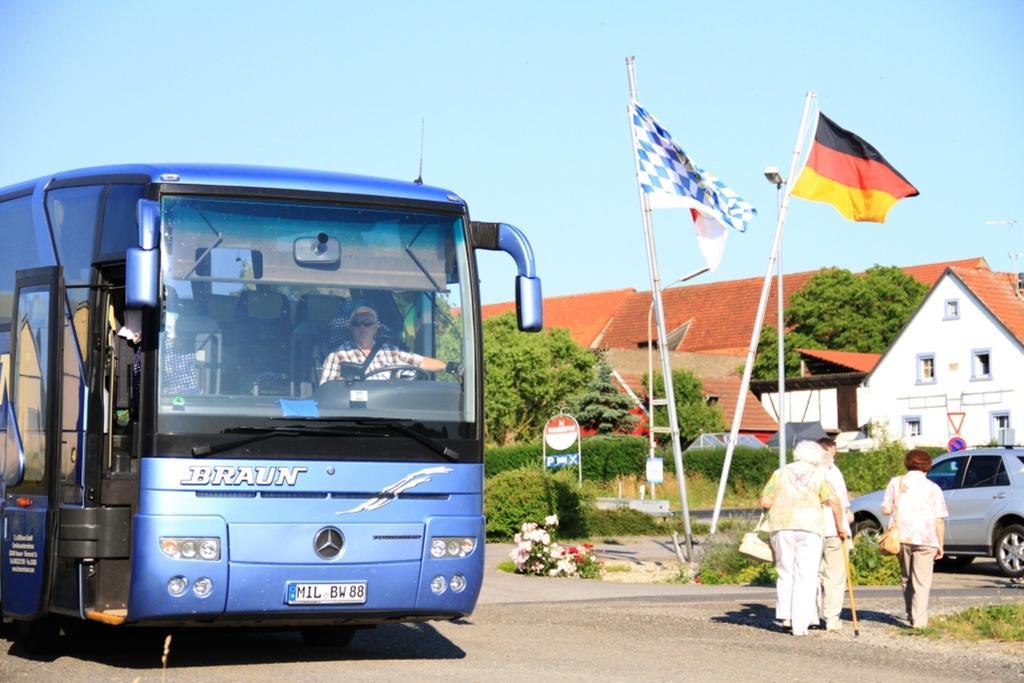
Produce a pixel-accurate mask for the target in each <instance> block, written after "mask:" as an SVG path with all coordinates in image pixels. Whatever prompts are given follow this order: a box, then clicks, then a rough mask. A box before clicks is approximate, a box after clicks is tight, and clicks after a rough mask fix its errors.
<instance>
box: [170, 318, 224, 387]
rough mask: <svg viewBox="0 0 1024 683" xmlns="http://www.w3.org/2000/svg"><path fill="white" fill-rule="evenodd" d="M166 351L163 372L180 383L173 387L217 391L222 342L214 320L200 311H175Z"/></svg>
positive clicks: (218, 328)
mask: <svg viewBox="0 0 1024 683" xmlns="http://www.w3.org/2000/svg"><path fill="white" fill-rule="evenodd" d="M166 351H167V354H168V358H167V359H166V363H165V372H168V373H169V374H168V377H172V376H173V377H174V378H175V379H174V381H175V382H177V384H178V385H180V386H175V388H176V389H177V390H179V391H190V390H194V391H196V392H201V393H206V394H215V393H220V370H221V356H222V342H221V335H220V327H219V326H218V325H217V321H215V320H213V319H212V318H209V317H207V316H204V315H197V314H191V313H181V314H179V315H178V319H177V321H176V322H175V324H174V340H173V343H169V344H168V345H167V349H166ZM193 385H194V386H193Z"/></svg>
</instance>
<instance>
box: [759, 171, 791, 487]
mask: <svg viewBox="0 0 1024 683" xmlns="http://www.w3.org/2000/svg"><path fill="white" fill-rule="evenodd" d="M764 177H765V180H767V181H768V182H769V183H771V184H772V185H774V186H775V220H776V222H778V220H779V214H780V213H781V212H782V186H783V185H785V184H786V179H785V178H783V177H782V174H781V173H779V169H778V168H777V167H775V166H768V167H767V168H765V169H764ZM776 266H777V267H778V278H779V282H778V286H777V287H776V296H777V299H778V304H779V305H778V323H777V324H778V330H777V331H778V334H779V337H778V341H777V342H776V344H775V345H776V346H777V347H778V352H779V410H778V413H779V467H783V466H785V464H786V349H785V348H784V345H783V344H784V339H785V315H784V306H783V303H782V238H781V236H780V237H779V260H778V263H776Z"/></svg>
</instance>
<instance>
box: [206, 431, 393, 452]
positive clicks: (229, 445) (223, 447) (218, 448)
mask: <svg viewBox="0 0 1024 683" xmlns="http://www.w3.org/2000/svg"><path fill="white" fill-rule="evenodd" d="M221 433H222V434H250V435H251V436H247V437H245V438H242V439H235V440H233V441H223V442H221V443H216V444H202V445H201V446H193V447H192V457H194V458H203V457H206V456H208V455H213V454H214V453H222V452H224V451H229V450H231V449H233V448H239V447H241V446H247V445H248V444H251V443H255V442H257V441H263V440H264V439H270V438H272V437H275V436H365V437H375V436H379V435H378V434H374V433H372V432H361V431H358V430H355V429H327V428H322V427H307V426H305V425H291V426H288V427H229V428H227V429H225V430H223V431H222V432H221Z"/></svg>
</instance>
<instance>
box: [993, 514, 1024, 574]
mask: <svg viewBox="0 0 1024 683" xmlns="http://www.w3.org/2000/svg"><path fill="white" fill-rule="evenodd" d="M995 556H996V562H997V563H999V569H1000V570H1002V572H1003V575H1005V576H1008V577H1010V578H1011V579H1016V578H1020V577H1021V576H1024V526H1021V525H1020V524H1011V525H1010V526H1008V527H1004V528H1003V529H1001V530H1000V531H999V535H998V536H996V543H995Z"/></svg>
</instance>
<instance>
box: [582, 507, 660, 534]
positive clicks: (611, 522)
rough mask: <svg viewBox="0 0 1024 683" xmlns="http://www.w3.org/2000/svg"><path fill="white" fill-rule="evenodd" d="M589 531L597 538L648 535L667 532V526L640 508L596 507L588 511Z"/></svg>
mask: <svg viewBox="0 0 1024 683" xmlns="http://www.w3.org/2000/svg"><path fill="white" fill-rule="evenodd" d="M587 533H588V534H590V536H591V537H595V538H596V537H603V536H647V535H651V534H663V533H666V528H665V526H663V525H662V524H660V523H659V522H658V521H657V520H656V519H654V518H653V517H651V516H650V515H648V514H645V513H643V512H640V511H639V510H598V509H596V508H595V509H592V510H590V511H588V512H587ZM668 533H671V531H669V532H668Z"/></svg>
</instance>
